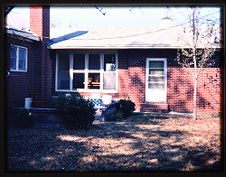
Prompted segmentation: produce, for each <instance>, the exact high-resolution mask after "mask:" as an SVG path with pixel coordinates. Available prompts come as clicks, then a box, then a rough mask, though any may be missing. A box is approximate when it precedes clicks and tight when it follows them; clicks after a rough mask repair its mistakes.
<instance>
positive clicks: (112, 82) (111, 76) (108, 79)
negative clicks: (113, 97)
mask: <svg viewBox="0 0 226 177" xmlns="http://www.w3.org/2000/svg"><path fill="white" fill-rule="evenodd" d="M104 89H109V90H115V89H116V73H115V72H105V73H104Z"/></svg>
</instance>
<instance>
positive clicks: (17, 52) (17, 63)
mask: <svg viewBox="0 0 226 177" xmlns="http://www.w3.org/2000/svg"><path fill="white" fill-rule="evenodd" d="M12 46H14V47H16V69H11V56H10V57H9V58H10V66H9V67H10V71H13V72H27V55H28V49H27V48H26V47H23V46H19V45H14V44H11V45H10V52H11V47H12ZM19 48H23V49H25V51H26V55H25V69H24V70H22V69H19V68H18V67H19ZM10 55H11V54H10Z"/></svg>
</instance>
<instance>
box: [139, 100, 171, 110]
mask: <svg viewBox="0 0 226 177" xmlns="http://www.w3.org/2000/svg"><path fill="white" fill-rule="evenodd" d="M140 111H141V112H162V113H166V112H168V104H167V103H165V102H159V103H155V102H145V103H142V104H141V109H140Z"/></svg>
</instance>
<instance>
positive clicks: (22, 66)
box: [18, 48, 27, 70]
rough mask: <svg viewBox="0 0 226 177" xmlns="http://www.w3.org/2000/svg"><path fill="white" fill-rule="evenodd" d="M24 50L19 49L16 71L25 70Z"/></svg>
mask: <svg viewBox="0 0 226 177" xmlns="http://www.w3.org/2000/svg"><path fill="white" fill-rule="evenodd" d="M26 51H27V50H26V49H24V48H19V64H18V70H26Z"/></svg>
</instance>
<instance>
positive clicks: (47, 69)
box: [30, 6, 53, 106]
mask: <svg viewBox="0 0 226 177" xmlns="http://www.w3.org/2000/svg"><path fill="white" fill-rule="evenodd" d="M30 30H31V32H33V33H35V34H36V35H38V36H39V37H40V39H41V41H40V42H39V44H38V45H37V50H36V51H35V54H34V55H35V61H36V62H35V65H34V69H33V70H34V72H33V78H34V81H33V82H34V84H33V85H34V86H33V87H34V89H33V93H34V94H33V96H34V100H35V101H34V102H36V103H37V104H36V105H37V106H46V105H48V103H49V101H50V98H51V96H52V85H53V80H52V71H53V70H52V69H53V66H52V60H51V59H50V51H49V50H48V49H47V45H48V40H49V36H50V9H49V6H43V7H42V6H31V7H30Z"/></svg>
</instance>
